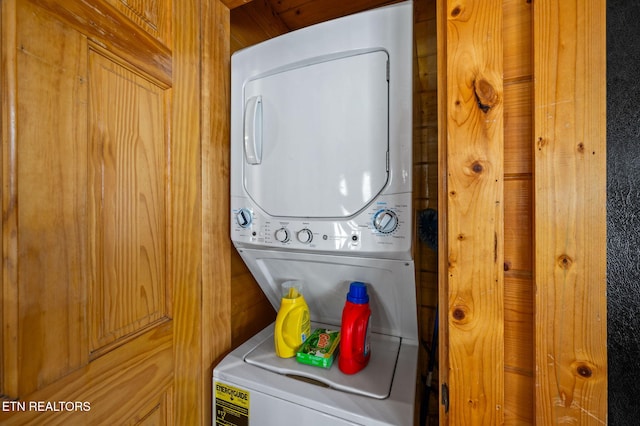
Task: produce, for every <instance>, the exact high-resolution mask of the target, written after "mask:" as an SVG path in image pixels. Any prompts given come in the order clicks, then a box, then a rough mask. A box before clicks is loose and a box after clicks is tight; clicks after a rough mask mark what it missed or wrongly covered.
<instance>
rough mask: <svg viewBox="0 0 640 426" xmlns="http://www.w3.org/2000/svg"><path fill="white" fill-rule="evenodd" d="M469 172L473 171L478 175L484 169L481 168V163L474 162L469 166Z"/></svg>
mask: <svg viewBox="0 0 640 426" xmlns="http://www.w3.org/2000/svg"><path fill="white" fill-rule="evenodd" d="M471 170H473V172H474V173H476V174H480V173H482V171H483V170H484V167H482V163H481V162H479V161H474V162H473V164H471Z"/></svg>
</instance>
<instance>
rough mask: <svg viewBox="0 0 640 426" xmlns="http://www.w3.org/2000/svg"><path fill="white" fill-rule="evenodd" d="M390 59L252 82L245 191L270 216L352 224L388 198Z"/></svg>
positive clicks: (366, 58)
mask: <svg viewBox="0 0 640 426" xmlns="http://www.w3.org/2000/svg"><path fill="white" fill-rule="evenodd" d="M388 59H389V57H388V55H387V52H386V51H384V50H373V51H359V52H357V54H354V53H353V52H352V53H351V54H347V53H345V54H343V55H337V56H336V55H333V56H331V57H320V58H315V59H313V60H307V61H304V62H303V63H299V64H293V65H290V66H286V67H283V68H280V69H278V70H275V71H271V72H268V73H264V74H262V75H261V76H258V77H256V78H253V79H251V80H249V81H247V82H245V84H244V118H243V122H244V162H243V185H244V187H245V190H246V192H247V194H249V196H250V197H251V198H252V199H253V200H254V201H255V202H256V203H257V204H258V205H259V206H260V208H262V209H263V210H264V211H265V212H266V213H268V214H269V215H271V216H279V217H308V218H319V217H332V218H341V217H349V216H352V215H354V214H355V213H357V212H358V211H360V210H362V209H363V208H364V207H365V206H366V205H367V204H368V203H369V202H371V201H372V200H373V199H374V198H375V197H376V196H377V195H378V194H379V193H380V192H381V191H382V189H383V188H384V186H385V185H386V183H387V180H388V178H389V177H388V164H387V162H388V159H387V157H388V145H389V144H388V135H389V131H388V127H389V123H388V121H389V119H388V117H389V87H388V86H389V84H388V75H387V70H388Z"/></svg>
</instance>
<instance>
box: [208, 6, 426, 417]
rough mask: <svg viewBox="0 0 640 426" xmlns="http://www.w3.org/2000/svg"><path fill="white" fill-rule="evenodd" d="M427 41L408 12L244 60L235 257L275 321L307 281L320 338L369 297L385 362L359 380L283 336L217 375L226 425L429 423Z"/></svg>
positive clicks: (315, 29) (266, 333) (235, 151)
mask: <svg viewBox="0 0 640 426" xmlns="http://www.w3.org/2000/svg"><path fill="white" fill-rule="evenodd" d="M412 29H413V4H412V2H411V1H406V2H403V3H398V4H394V5H391V6H386V7H382V8H378V9H374V10H370V11H367V12H363V13H359V14H355V15H351V16H347V17H344V18H339V19H336V20H333V21H329V22H325V23H321V24H317V25H314V26H311V27H308V28H304V29H301V30H298V31H294V32H291V33H289V34H286V35H283V36H280V37H277V38H274V39H271V40H268V41H266V42H264V43H261V44H258V45H256V46H252V47H250V48H247V49H244V50H242V51H239V52H236V53H235V54H234V55H233V56H232V76H231V217H232V223H231V239H232V241H233V244H234V246H235V247H236V249H237V250H238V252H239V253H240V255H241V257H242V259H243V260H244V262H245V263H246V264H247V266H248V268H249V270H250V271H251V273H252V274H253V276H254V277H255V279H256V281H257V282H258V284H259V285H260V287H261V289H262V290H263V291H264V293H265V294H266V296H267V298H268V299H269V301H270V302H271V303H272V304H273V306H274V308H275V309H276V310H277V309H278V308H279V305H280V292H279V288H280V285H281V284H282V283H283V282H285V281H289V280H301V281H303V282H304V297H305V300H306V301H307V304H308V305H309V310H310V314H311V320H312V328H316V327H320V326H322V327H326V328H333V329H339V327H340V321H341V315H342V308H343V306H344V302H345V296H346V293H347V292H348V286H349V283H350V282H351V281H361V282H365V283H367V285H368V288H369V294H370V304H371V310H372V315H371V321H370V327H371V332H372V333H371V342H370V345H371V358H370V362H369V365H368V366H367V367H366V368H365V369H364V370H362V371H360V372H359V373H356V374H354V375H345V374H343V373H341V372H340V370H339V369H338V366H337V362H335V363H334V365H333V366H332V367H331V368H329V369H324V368H319V367H313V366H310V365H305V364H299V363H297V361H296V360H295V358H291V359H282V358H278V357H277V356H276V355H275V351H274V342H273V324H272V325H270V326H269V327H267V328H266V329H265V330H263V331H262V332H260V333H258V334H257V335H255V336H253V337H252V338H251V339H249V340H248V341H247V342H245V343H244V344H242V345H241V346H240V347H238V348H237V349H236V350H234V351H233V352H231V353H230V354H229V355H227V356H226V357H225V358H224V359H223V360H222V361H221V362H220V363H219V364H218V365H217V366H216V367H215V368H214V374H213V382H214V383H213V395H214V406H213V418H214V419H215V420H214V421H215V422H216V424H217V425H247V424H248V425H260V426H270V425H274V426H275V425H278V426H282V425H298V424H300V425H302V424H304V425H323V426H324V425H394V426H398V425H411V424H413V422H414V411H415V389H416V381H417V361H418V326H417V323H418V321H417V313H416V288H415V268H414V262H413V255H412V244H413V217H412V216H413V213H412V205H411V202H412V156H411V153H412V115H413V102H412V92H413V85H412V73H413V55H412V53H413V37H412Z"/></svg>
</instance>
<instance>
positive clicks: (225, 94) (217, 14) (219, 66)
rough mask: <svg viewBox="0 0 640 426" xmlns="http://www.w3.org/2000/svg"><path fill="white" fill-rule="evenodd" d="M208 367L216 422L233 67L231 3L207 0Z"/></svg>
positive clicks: (226, 319) (227, 341)
mask: <svg viewBox="0 0 640 426" xmlns="http://www.w3.org/2000/svg"><path fill="white" fill-rule="evenodd" d="M200 16H201V22H202V34H203V37H202V40H203V46H202V87H201V95H202V139H201V140H202V238H203V241H202V255H203V262H202V304H203V307H202V310H203V312H202V325H203V328H202V330H203V335H202V339H203V341H202V353H203V358H202V371H203V376H204V377H203V381H202V383H201V394H202V395H203V398H204V407H205V410H204V411H203V412H202V413H201V420H200V424H203V425H209V424H211V404H212V401H213V399H212V395H211V391H212V389H211V380H212V378H213V365H214V364H215V361H216V360H218V359H219V358H220V357H221V356H222V355H223V354H225V353H226V352H227V351H228V350H229V348H230V346H231V321H232V318H233V317H232V313H231V306H230V305H231V296H230V295H231V250H232V248H231V239H230V238H229V223H230V220H231V217H230V213H231V212H230V209H229V161H230V145H229V135H230V132H229V125H230V122H231V119H230V111H229V105H230V96H229V89H230V87H231V67H230V51H229V49H230V48H229V44H230V43H229V40H230V33H231V30H230V16H229V9H228V8H227V7H226V6H225V5H224V4H222V3H221V2H220V1H218V0H216V1H211V2H203V4H202V13H201V15H200Z"/></svg>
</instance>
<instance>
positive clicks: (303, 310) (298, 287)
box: [273, 281, 311, 358]
mask: <svg viewBox="0 0 640 426" xmlns="http://www.w3.org/2000/svg"><path fill="white" fill-rule="evenodd" d="M310 334H311V321H310V317H309V307H308V306H307V302H306V301H305V300H304V297H303V296H302V283H301V282H299V281H286V282H284V283H283V284H282V300H281V301H280V309H279V310H278V315H277V316H276V325H275V330H274V334H273V336H274V342H275V349H276V355H278V356H279V357H281V358H291V357H294V356H295V355H296V352H298V349H299V348H300V346H302V344H303V343H304V341H305V340H307V337H309V335H310Z"/></svg>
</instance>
